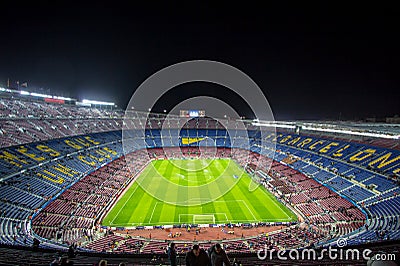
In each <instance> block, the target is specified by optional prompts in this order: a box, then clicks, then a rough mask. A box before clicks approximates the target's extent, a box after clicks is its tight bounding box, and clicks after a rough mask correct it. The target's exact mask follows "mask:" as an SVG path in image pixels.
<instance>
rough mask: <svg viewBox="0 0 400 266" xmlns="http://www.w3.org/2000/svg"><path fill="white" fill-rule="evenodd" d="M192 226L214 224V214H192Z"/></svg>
mask: <svg viewBox="0 0 400 266" xmlns="http://www.w3.org/2000/svg"><path fill="white" fill-rule="evenodd" d="M193 224H215V216H214V214H194V215H193Z"/></svg>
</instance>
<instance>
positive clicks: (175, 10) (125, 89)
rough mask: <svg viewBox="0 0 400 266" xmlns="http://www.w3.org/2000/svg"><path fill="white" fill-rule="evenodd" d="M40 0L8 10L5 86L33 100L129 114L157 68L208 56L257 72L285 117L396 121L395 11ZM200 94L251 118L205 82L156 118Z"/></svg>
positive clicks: (174, 96)
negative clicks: (39, 95) (101, 104)
mask: <svg viewBox="0 0 400 266" xmlns="http://www.w3.org/2000/svg"><path fill="white" fill-rule="evenodd" d="M9 2H12V1H9ZM33 2H34V3H29V4H15V3H8V4H7V3H4V2H2V3H1V4H0V6H1V8H0V12H1V23H0V36H1V40H0V62H1V64H0V86H2V87H5V86H6V82H7V78H10V80H11V81H12V82H15V81H17V80H19V81H20V82H24V81H27V82H28V85H29V86H28V88H27V90H28V91H39V92H40V91H42V92H48V91H49V90H50V92H51V93H52V94H59V95H63V96H69V97H73V98H77V99H78V100H81V99H83V98H88V99H95V100H104V101H113V102H115V103H116V104H117V105H118V106H119V107H121V108H125V107H126V105H127V103H128V101H129V98H130V97H131V95H132V93H133V92H134V90H135V88H137V87H138V86H139V85H140V84H141V83H142V82H143V81H144V80H145V79H146V78H148V77H149V76H150V75H152V74H153V73H155V72H156V71H158V70H160V69H162V68H164V67H167V66H169V65H171V64H174V63H178V62H182V61H187V60H196V59H207V60H216V61H220V62H223V63H227V64H230V65H232V66H234V67H236V68H238V69H240V70H242V71H243V72H245V73H246V74H247V75H249V76H250V77H251V78H252V79H253V80H254V81H255V82H256V83H257V84H258V86H259V87H260V88H261V89H262V90H263V91H264V93H265V95H266V97H267V99H268V101H269V103H270V105H271V108H272V110H273V112H274V115H275V118H276V119H279V120H283V119H289V120H293V119H335V120H337V119H339V118H341V119H360V118H365V117H385V116H394V115H396V114H400V104H399V103H400V93H399V90H400V87H399V84H400V82H399V81H400V75H399V70H400V67H399V59H400V52H399V49H400V41H399V40H400V38H399V33H400V32H399V25H400V19H399V17H400V16H399V14H398V11H397V9H396V8H395V7H394V6H389V5H388V6H373V5H371V6H368V5H367V4H366V3H365V2H364V3H363V4H362V6H348V5H345V6H334V5H333V4H335V2H331V4H332V5H324V6H316V5H315V4H314V5H311V4H310V5H308V6H304V5H298V6H293V5H292V4H286V5H282V6H279V7H278V6H254V5H251V4H249V5H248V6H246V4H243V3H246V2H243V3H241V4H240V5H236V4H233V3H231V4H229V5H228V4H224V5H222V4H221V5H219V6H216V5H215V4H204V3H200V2H199V3H198V4H197V5H193V4H192V5H189V4H186V5H182V4H180V5H177V4H172V3H171V4H164V5H158V6H157V7H156V6H153V7H149V6H140V5H136V4H135V5H133V4H131V5H125V6H117V5H116V4H115V2H114V1H111V2H109V4H108V5H106V4H101V3H96V4H91V5H90V4H82V3H81V2H84V1H80V2H75V3H68V4H54V3H52V2H49V3H46V2H44V3H41V4H39V3H37V1H33ZM40 88H43V89H40ZM196 95H208V96H213V97H217V98H220V99H222V100H224V101H225V102H227V103H229V104H231V105H233V106H235V107H236V108H237V109H238V110H239V112H241V113H242V114H243V115H245V116H247V115H249V112H248V110H247V109H246V106H245V105H244V104H243V103H242V101H241V100H240V98H239V97H237V96H235V95H233V94H232V93H230V92H229V90H226V89H224V88H222V87H219V86H217V85H212V84H208V83H204V84H201V83H192V84H187V85H182V86H179V87H177V88H175V89H174V90H173V91H171V92H170V93H169V94H167V95H166V96H165V97H163V98H162V99H161V100H160V101H159V102H158V103H157V105H156V107H155V108H154V109H153V110H154V111H161V110H163V109H167V110H169V109H171V108H172V107H173V106H174V105H175V104H177V103H178V102H179V101H182V100H183V99H185V98H187V97H192V96H196Z"/></svg>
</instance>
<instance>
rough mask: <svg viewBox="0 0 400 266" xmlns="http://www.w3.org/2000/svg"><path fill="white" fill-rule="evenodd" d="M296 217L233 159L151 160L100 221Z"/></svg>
mask: <svg viewBox="0 0 400 266" xmlns="http://www.w3.org/2000/svg"><path fill="white" fill-rule="evenodd" d="M296 220H297V217H296V215H295V214H294V213H292V212H291V211H290V210H289V209H288V208H286V207H285V206H284V205H282V204H281V203H280V202H279V201H278V200H276V198H275V197H274V196H273V195H272V194H271V193H270V192H268V191H267V190H266V189H265V188H264V187H262V186H260V185H257V184H256V183H255V182H254V181H253V180H252V178H251V177H250V176H249V175H248V174H247V173H246V172H245V171H244V170H243V168H242V167H240V166H239V165H237V164H236V163H235V162H234V161H233V160H230V159H186V160H179V159H172V160H154V161H152V162H150V163H149V164H148V165H147V167H146V168H145V169H144V170H143V171H142V173H141V174H140V175H139V176H138V177H137V179H136V180H135V181H134V182H133V183H132V184H131V186H130V187H129V188H128V189H127V190H126V192H125V193H124V194H123V195H122V197H120V199H119V200H118V201H117V203H116V204H115V205H114V207H113V208H112V209H111V210H110V211H109V213H108V214H107V215H106V217H105V218H104V219H103V221H102V225H106V226H115V227H130V226H138V225H143V226H149V225H173V224H213V223H216V224H224V223H253V222H289V221H296Z"/></svg>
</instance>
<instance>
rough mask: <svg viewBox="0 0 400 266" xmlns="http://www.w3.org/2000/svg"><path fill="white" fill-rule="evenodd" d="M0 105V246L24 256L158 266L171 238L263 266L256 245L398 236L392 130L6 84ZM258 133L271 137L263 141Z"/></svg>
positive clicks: (373, 241)
mask: <svg viewBox="0 0 400 266" xmlns="http://www.w3.org/2000/svg"><path fill="white" fill-rule="evenodd" d="M0 105H1V117H2V119H1V135H0V136H1V139H0V140H1V152H0V163H1V169H0V171H1V187H0V191H1V217H0V224H1V226H0V230H1V231H0V233H1V234H0V236H1V238H0V241H1V244H2V252H7V253H10V252H11V253H12V254H15V255H16V256H18V257H19V259H20V260H21V261H22V263H24V258H25V259H26V261H29V260H30V259H31V257H32V256H33V257H35V256H36V257H35V258H39V261H41V262H42V263H43V264H46V263H49V262H51V260H52V258H53V257H54V256H55V254H64V253H65V254H67V253H68V251H70V250H71V249H73V252H75V254H74V257H75V263H76V264H78V265H80V264H82V265H85V264H90V263H92V262H93V261H96V260H98V259H100V258H102V257H103V258H107V259H108V260H109V263H112V262H113V261H114V262H117V261H121V260H126V261H127V262H131V261H132V262H135V263H137V264H138V265H150V264H156V265H159V264H160V263H161V264H162V263H168V261H167V259H166V249H167V247H168V243H170V242H172V241H173V242H175V243H176V247H177V252H178V254H184V253H185V252H187V250H188V247H189V248H190V247H191V246H192V245H193V243H197V244H199V245H200V246H201V247H203V248H205V249H207V248H209V247H210V246H211V245H212V244H213V243H215V242H219V243H222V244H223V246H224V248H225V250H226V252H227V253H228V254H229V256H230V257H231V258H235V260H238V261H241V263H242V265H262V261H260V260H259V259H258V258H257V252H258V251H259V250H260V249H263V248H264V246H268V248H269V249H276V250H289V249H302V248H306V247H313V248H315V249H317V250H318V249H322V248H326V247H328V246H333V247H338V246H339V247H342V246H343V245H342V243H341V242H340V241H345V243H346V247H366V248H367V247H368V248H371V249H373V247H374V246H375V247H376V246H377V243H378V244H379V245H387V246H388V249H389V250H390V247H393V241H396V240H399V238H400V225H399V224H400V223H399V218H400V217H399V213H400V209H399V208H400V207H399V206H400V204H399V203H400V198H399V193H400V188H399V179H398V177H399V171H400V160H399V159H400V143H399V134H400V130H399V127H397V126H385V125H382V124H365V123H363V124H361V123H360V124H354V123H332V122H329V123H328V122H326V123H323V122H312V121H308V122H290V121H287V122H285V121H279V122H265V123H264V122H262V121H256V122H255V121H249V120H242V121H240V123H243V124H244V125H245V126H246V128H245V129H244V131H243V129H240V127H238V122H239V121H237V120H225V121H224V120H223V119H218V120H216V119H214V118H209V117H207V116H206V115H204V116H198V112H195V113H192V114H191V115H188V116H169V117H168V118H167V117H166V115H165V114H157V113H146V112H137V111H130V112H124V111H123V110H120V109H118V108H115V107H114V108H112V107H110V106H102V105H101V104H99V103H96V104H86V105H85V106H83V103H81V102H79V101H77V100H74V99H67V98H64V99H58V98H57V97H53V96H52V97H50V96H49V95H37V94H34V95H26V94H25V95H24V93H21V91H15V90H9V89H5V88H1V99H0ZM127 119H128V120H129V121H130V122H131V124H130V125H129V127H128V126H127V124H126V123H125V121H127ZM179 124H182V125H183V126H182V127H181V128H176V125H179ZM142 125H144V131H142V130H141V126H142ZM263 127H264V128H269V129H270V128H273V129H274V130H276V132H272V131H271V132H272V133H271V134H270V135H266V136H265V140H264V142H263V143H264V144H265V146H264V147H261V146H260V143H262V142H261V141H260V138H261V133H260V132H261V131H262V130H261V128H263ZM126 132H127V133H126ZM244 134H247V135H249V136H250V137H249V138H247V139H246V138H243V135H244ZM133 144H134V145H133ZM264 144H263V145H264ZM272 147H273V149H272ZM338 240H340V241H338ZM383 248H384V246H383ZM5 250H7V251H5ZM182 256H184V255H182ZM8 258H9V259H10V260H9V261H8V262H5V264H7V263H11V262H12V257H8ZM351 260H352V263H353V264H357V263H358V261H357V260H356V258H352V259H351ZM346 261H348V260H346ZM182 263H184V262H183V260H182ZM308 263H310V262H309V261H308V262H307V264H308ZM362 263H365V261H364V262H362ZM135 265H136V264H135Z"/></svg>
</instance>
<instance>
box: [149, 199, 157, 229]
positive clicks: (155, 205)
mask: <svg viewBox="0 0 400 266" xmlns="http://www.w3.org/2000/svg"><path fill="white" fill-rule="evenodd" d="M157 204H158V202H156V204H154V207H153V212H152V213H151V216H150V219H149V224H151V223H150V221H151V219H153V214H154V211H155V210H156V207H157Z"/></svg>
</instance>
